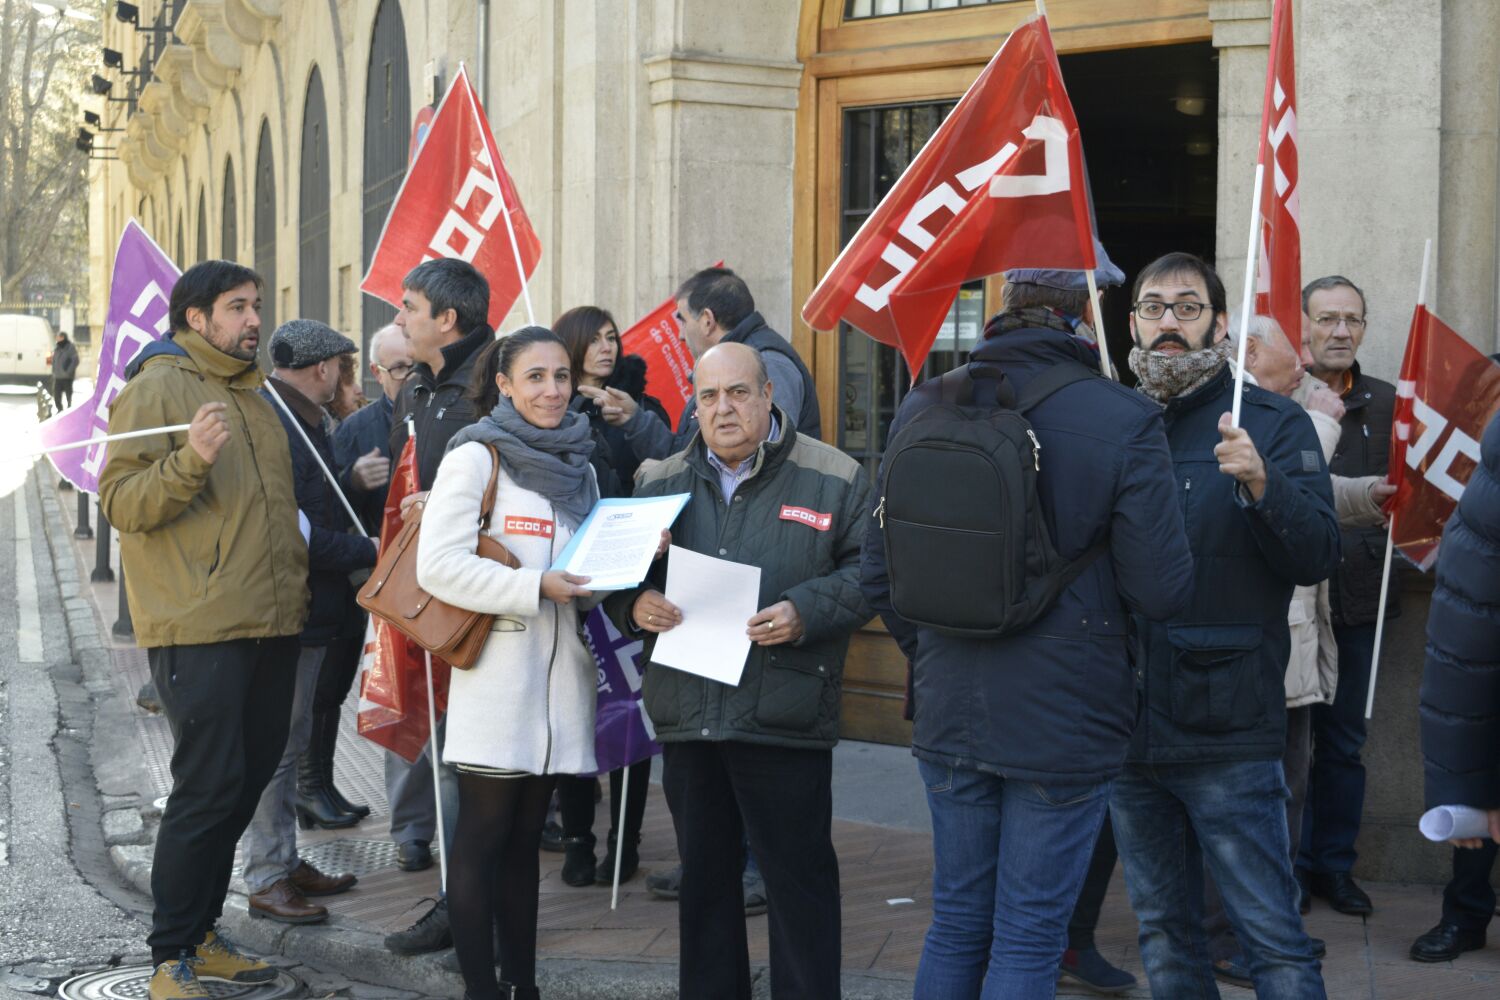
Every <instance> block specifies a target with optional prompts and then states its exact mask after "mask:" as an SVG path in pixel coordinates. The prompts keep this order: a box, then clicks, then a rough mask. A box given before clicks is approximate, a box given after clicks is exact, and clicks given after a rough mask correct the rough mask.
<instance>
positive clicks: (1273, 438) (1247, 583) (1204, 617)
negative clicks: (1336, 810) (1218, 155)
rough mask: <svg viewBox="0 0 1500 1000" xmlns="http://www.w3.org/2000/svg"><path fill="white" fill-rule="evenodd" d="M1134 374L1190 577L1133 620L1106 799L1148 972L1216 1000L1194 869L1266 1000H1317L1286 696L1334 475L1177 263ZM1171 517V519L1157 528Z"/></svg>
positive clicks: (1165, 991)
mask: <svg viewBox="0 0 1500 1000" xmlns="http://www.w3.org/2000/svg"><path fill="white" fill-rule="evenodd" d="M1134 298H1135V303H1134V305H1133V306H1132V311H1131V321H1130V326H1131V332H1132V334H1133V335H1134V337H1135V342H1136V347H1135V349H1134V350H1132V351H1131V354H1130V367H1131V370H1132V371H1134V372H1135V373H1136V375H1137V376H1138V377H1139V378H1140V380H1141V385H1140V388H1141V391H1142V392H1143V393H1145V394H1146V395H1147V396H1148V397H1149V398H1151V399H1153V400H1155V401H1156V402H1157V403H1158V404H1159V405H1160V406H1161V407H1162V409H1163V416H1164V417H1165V420H1166V428H1167V442H1168V444H1169V446H1170V448H1171V451H1172V464H1173V467H1174V469H1175V472H1176V478H1177V483H1178V489H1177V496H1176V497H1175V498H1174V501H1175V502H1173V503H1171V504H1170V505H1169V511H1170V513H1171V514H1172V515H1175V514H1177V512H1178V511H1179V510H1180V511H1181V512H1182V516H1183V518H1184V522H1185V524H1186V526H1187V533H1188V541H1189V544H1190V546H1191V548H1192V553H1193V565H1194V574H1195V580H1196V583H1197V586H1196V589H1195V592H1194V594H1193V599H1192V601H1191V602H1190V603H1189V605H1188V607H1187V608H1186V610H1184V611H1183V612H1181V613H1179V614H1178V615H1176V616H1174V617H1173V618H1171V619H1169V620H1168V621H1166V622H1150V621H1145V620H1142V619H1140V618H1137V622H1136V624H1137V632H1138V634H1139V636H1140V646H1139V649H1140V661H1139V663H1138V669H1139V671H1140V676H1141V682H1142V685H1143V688H1144V691H1143V695H1144V702H1145V703H1144V705H1143V707H1142V712H1141V718H1140V721H1139V723H1138V724H1137V726H1136V730H1135V734H1134V737H1133V738H1132V741H1131V746H1130V751H1129V754H1128V757H1127V762H1126V765H1125V770H1124V772H1123V773H1122V774H1121V775H1120V777H1119V778H1118V779H1117V780H1116V781H1115V786H1114V793H1113V797H1112V798H1111V800H1110V815H1111V818H1112V820H1113V822H1114V830H1115V841H1116V843H1117V844H1118V845H1119V850H1120V857H1121V858H1122V860H1123V861H1124V863H1125V881H1126V885H1127V887H1128V888H1129V890H1130V901H1131V905H1132V907H1133V908H1134V909H1135V912H1136V916H1137V918H1138V919H1139V920H1140V924H1141V933H1140V941H1141V958H1142V961H1143V963H1144V964H1145V966H1146V975H1147V977H1148V978H1149V980H1150V984H1151V991H1152V993H1153V994H1154V995H1156V996H1161V997H1186V996H1216V995H1217V993H1218V988H1217V986H1216V985H1215V983H1214V975H1213V968H1212V966H1211V965H1210V963H1209V951H1208V939H1207V936H1206V934H1205V933H1204V930H1203V874H1202V873H1203V871H1204V866H1205V864H1206V865H1207V868H1208V870H1209V871H1210V873H1211V874H1212V875H1213V879H1214V882H1215V883H1216V884H1217V885H1218V886H1219V890H1220V894H1221V895H1222V897H1223V900H1224V906H1225V910H1226V911H1227V912H1228V913H1229V915H1230V919H1231V920H1232V921H1233V923H1234V926H1235V928H1236V930H1237V931H1238V932H1239V934H1240V942H1241V944H1242V945H1243V947H1244V949H1245V953H1246V964H1247V966H1248V969H1249V972H1250V976H1251V978H1252V980H1254V982H1255V988H1256V990H1257V992H1258V993H1259V995H1260V996H1262V997H1288V998H1293V997H1295V998H1297V1000H1317V998H1319V997H1322V996H1324V995H1325V993H1324V989H1323V980H1322V975H1321V973H1320V971H1319V965H1318V960H1317V959H1316V958H1314V957H1313V948H1312V944H1311V941H1310V940H1309V938H1308V936H1307V934H1306V932H1305V931H1304V930H1303V927H1302V919H1301V917H1300V916H1299V915H1298V913H1297V909H1296V892H1295V882H1294V880H1293V877H1292V864H1291V844H1290V839H1289V837H1288V833H1287V824H1286V810H1285V806H1284V802H1285V800H1286V796H1287V788H1286V780H1285V778H1284V776H1283V774H1282V770H1281V758H1282V754H1283V753H1284V752H1285V749H1286V735H1285V734H1286V698H1285V691H1284V687H1283V680H1284V676H1285V673H1286V665H1287V661H1288V656H1289V654H1290V651H1291V636H1290V632H1289V630H1288V627H1287V609H1288V607H1289V605H1290V603H1291V598H1292V590H1293V588H1294V587H1296V586H1297V585H1299V584H1303V585H1312V584H1315V583H1317V582H1319V581H1320V580H1323V579H1324V578H1326V577H1327V576H1328V575H1329V574H1330V573H1332V572H1333V569H1334V567H1335V566H1336V565H1337V562H1338V545H1339V543H1338V522H1337V520H1336V519H1335V518H1334V513H1333V490H1332V487H1331V485H1330V482H1329V478H1328V467H1327V465H1325V464H1324V462H1323V453H1322V450H1321V448H1320V447H1319V444H1318V437H1317V433H1316V431H1315V430H1314V429H1313V425H1312V421H1311V420H1310V419H1309V418H1308V416H1307V414H1306V413H1305V412H1303V410H1302V408H1301V407H1299V406H1298V405H1297V404H1296V403H1293V402H1292V401H1291V400H1288V399H1284V398H1282V397H1280V396H1277V395H1274V394H1272V393H1269V392H1266V391H1265V390H1264V389H1260V388H1258V387H1256V386H1251V385H1246V386H1245V387H1244V389H1243V395H1242V397H1241V400H1240V402H1241V408H1240V424H1239V426H1238V427H1235V426H1233V424H1232V423H1231V418H1230V411H1231V409H1232V406H1233V403H1234V381H1233V378H1232V374H1231V371H1230V365H1229V356H1230V341H1229V340H1228V339H1227V336H1226V335H1227V332H1228V329H1227V328H1228V324H1227V318H1226V316H1225V296H1224V285H1223V283H1222V282H1221V281H1220V280H1219V277H1218V275H1217V274H1215V273H1214V271H1213V269H1212V268H1210V267H1209V266H1208V265H1207V264H1205V263H1204V262H1203V261H1201V260H1199V259H1198V258H1197V257H1194V256H1192V255H1190V254H1168V255H1167V256H1166V257H1163V258H1161V259H1159V260H1157V261H1154V262H1153V263H1151V264H1148V265H1147V266H1146V268H1145V269H1144V270H1143V271H1142V272H1141V273H1140V274H1139V275H1138V276H1137V278H1136V283H1135V293H1134ZM1164 513H1166V512H1164Z"/></svg>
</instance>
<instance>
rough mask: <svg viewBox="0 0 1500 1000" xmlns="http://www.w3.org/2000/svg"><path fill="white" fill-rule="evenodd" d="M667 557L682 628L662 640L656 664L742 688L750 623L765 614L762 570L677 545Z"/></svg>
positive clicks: (671, 592)
mask: <svg viewBox="0 0 1500 1000" xmlns="http://www.w3.org/2000/svg"><path fill="white" fill-rule="evenodd" d="M667 558H668V559H669V560H670V561H669V562H668V563H667V600H669V601H671V602H672V603H673V604H675V605H677V607H678V608H680V609H681V610H682V624H681V625H679V626H677V627H676V628H674V629H672V630H671V631H670V632H663V633H662V634H661V635H659V636H657V638H656V649H655V651H654V652H652V654H651V662H652V663H657V664H661V665H663V666H667V667H674V668H676V669H677V670H682V671H685V672H687V673H690V674H697V675H698V676H699V677H707V678H708V679H709V680H711V681H718V682H720V683H721V684H728V685H729V686H730V687H736V686H738V685H739V683H740V675H741V674H743V673H744V672H745V659H746V658H747V657H748V656H749V655H750V636H749V635H747V634H746V633H745V628H746V625H745V623H746V622H748V621H749V620H750V618H751V617H752V616H753V615H754V614H755V613H756V612H757V611H759V610H760V608H759V607H758V606H757V605H758V604H759V601H760V567H759V566H746V565H745V564H744V563H737V562H730V561H729V560H727V559H715V558H714V557H713V556H705V555H700V554H699V553H697V552H692V551H689V550H688V549H684V548H679V547H678V546H676V545H674V546H672V547H671V549H670V550H669V551H668V553H667Z"/></svg>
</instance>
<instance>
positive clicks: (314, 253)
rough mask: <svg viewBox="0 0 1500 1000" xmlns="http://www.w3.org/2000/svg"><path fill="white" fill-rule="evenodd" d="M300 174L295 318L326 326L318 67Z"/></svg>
mask: <svg viewBox="0 0 1500 1000" xmlns="http://www.w3.org/2000/svg"><path fill="white" fill-rule="evenodd" d="M300 173H301V183H300V190H299V196H298V214H299V215H300V216H301V219H302V222H301V226H300V227H299V232H298V238H297V242H298V250H299V256H298V267H297V273H298V276H297V314H298V315H299V316H302V317H304V318H306V319H316V320H321V321H323V322H324V323H328V322H330V313H329V308H328V300H329V294H328V292H329V289H328V283H329V277H328V272H329V264H328V106H327V105H326V104H325V103H324V101H323V77H322V74H321V73H319V72H318V69H317V67H313V71H312V77H311V78H310V79H309V80H308V83H307V106H306V108H305V109H304V111H303V115H302V169H301V171H300Z"/></svg>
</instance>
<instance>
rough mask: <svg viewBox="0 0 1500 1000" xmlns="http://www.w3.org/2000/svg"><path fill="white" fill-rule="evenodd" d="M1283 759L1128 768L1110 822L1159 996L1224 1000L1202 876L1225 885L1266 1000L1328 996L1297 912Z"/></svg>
mask: <svg viewBox="0 0 1500 1000" xmlns="http://www.w3.org/2000/svg"><path fill="white" fill-rule="evenodd" d="M1287 795H1288V792H1287V787H1286V781H1285V779H1284V778H1283V777H1282V773H1281V761H1279V760H1256V761H1233V762H1228V763H1208V764H1159V765H1135V764H1132V765H1127V766H1126V768H1125V770H1124V772H1123V773H1122V774H1121V775H1120V777H1118V778H1116V779H1115V787H1114V794H1113V797H1112V798H1111V800H1110V807H1109V814H1110V819H1111V821H1112V822H1113V823H1114V828H1115V843H1116V844H1117V845H1118V846H1119V849H1120V859H1121V860H1122V861H1124V863H1125V885H1126V888H1127V889H1129V891H1130V905H1131V907H1132V908H1133V909H1134V910H1135V915H1136V919H1137V920H1139V921H1140V925H1141V931H1140V944H1141V960H1142V962H1144V964H1145V966H1146V978H1147V979H1148V980H1149V981H1150V984H1151V993H1152V995H1153V996H1159V997H1171V998H1172V1000H1196V998H1198V997H1209V998H1214V1000H1217V998H1218V996H1219V988H1218V986H1217V985H1215V983H1214V975H1213V966H1212V964H1211V963H1210V961H1209V952H1208V935H1207V934H1206V933H1205V932H1204V929H1203V872H1204V869H1205V867H1206V868H1207V870H1208V872H1209V874H1210V875H1212V876H1213V879H1214V882H1215V883H1216V884H1217V885H1218V887H1219V893H1220V895H1221V896H1222V897H1223V900H1224V909H1225V911H1226V912H1227V913H1228V914H1229V921H1230V923H1231V924H1232V925H1233V926H1234V931H1235V934H1236V935H1237V936H1238V937H1239V940H1240V945H1241V947H1242V948H1243V949H1244V952H1245V964H1246V967H1247V968H1248V969H1249V972H1250V978H1251V979H1253V980H1254V981H1255V994H1256V996H1257V997H1259V998H1260V1000H1319V998H1322V997H1325V996H1326V994H1325V993H1324V990H1323V975H1322V972H1321V968H1322V967H1321V965H1320V964H1319V962H1318V960H1317V959H1316V958H1314V957H1313V953H1312V944H1311V942H1310V941H1309V940H1308V937H1307V933H1306V931H1304V930H1303V928H1302V917H1301V915H1300V914H1298V912H1297V885H1296V881H1295V880H1294V879H1293V878H1292V864H1291V842H1290V839H1289V838H1288V836H1287V829H1286V800H1287Z"/></svg>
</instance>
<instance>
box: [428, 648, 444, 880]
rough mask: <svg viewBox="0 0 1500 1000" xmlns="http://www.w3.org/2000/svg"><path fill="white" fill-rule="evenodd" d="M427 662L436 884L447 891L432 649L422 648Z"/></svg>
mask: <svg viewBox="0 0 1500 1000" xmlns="http://www.w3.org/2000/svg"><path fill="white" fill-rule="evenodd" d="M422 653H423V655H424V658H425V661H426V664H427V738H428V748H427V757H428V759H429V760H431V761H432V797H433V798H434V799H435V800H436V801H437V840H438V879H439V882H438V884H439V885H441V886H442V889H443V892H447V891H448V838H447V837H446V836H445V835H444V832H443V787H442V780H443V777H442V772H441V770H440V769H439V767H438V745H437V699H436V696H435V695H434V694H433V693H432V651H431V650H427V649H424V650H422Z"/></svg>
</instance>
